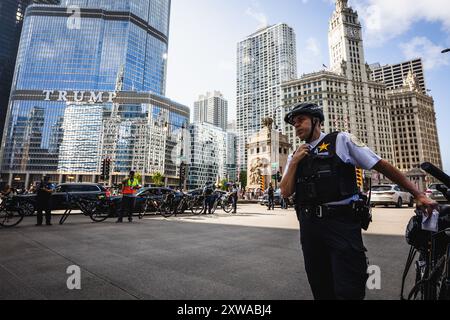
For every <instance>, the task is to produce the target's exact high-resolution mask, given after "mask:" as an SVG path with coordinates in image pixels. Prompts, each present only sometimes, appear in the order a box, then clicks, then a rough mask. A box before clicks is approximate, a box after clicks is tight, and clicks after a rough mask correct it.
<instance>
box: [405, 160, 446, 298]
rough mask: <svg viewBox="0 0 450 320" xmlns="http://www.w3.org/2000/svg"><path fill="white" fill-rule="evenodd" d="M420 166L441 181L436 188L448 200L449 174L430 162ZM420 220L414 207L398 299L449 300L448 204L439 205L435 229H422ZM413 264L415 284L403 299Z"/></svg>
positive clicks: (408, 231)
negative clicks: (409, 246)
mask: <svg viewBox="0 0 450 320" xmlns="http://www.w3.org/2000/svg"><path fill="white" fill-rule="evenodd" d="M422 169H423V170H425V171H426V172H428V173H429V174H431V175H432V176H434V177H435V178H437V179H438V180H440V181H441V182H443V183H444V184H443V185H440V186H439V187H438V190H439V191H441V192H442V193H443V195H444V196H445V197H446V199H447V200H448V201H450V191H449V190H450V177H449V176H448V175H446V174H445V173H444V172H442V171H441V170H439V169H438V168H436V167H435V166H433V165H432V164H430V163H424V164H423V165H422ZM422 220H423V212H421V211H419V210H416V216H415V217H413V218H412V219H411V221H410V223H409V225H408V228H407V232H406V239H407V242H408V244H410V245H411V249H410V252H409V255H408V259H407V262H406V267H405V271H404V273H403V278H402V289H401V299H402V300H405V299H408V300H450V206H448V205H447V206H440V208H439V218H438V229H437V232H431V231H426V230H423V229H422ZM417 257H418V258H417ZM416 258H417V259H416ZM413 263H415V269H416V275H415V283H414V286H413V288H412V289H411V290H410V292H409V293H408V295H407V297H406V298H405V296H404V292H405V285H406V279H407V276H408V273H409V270H410V269H411V266H412V265H413Z"/></svg>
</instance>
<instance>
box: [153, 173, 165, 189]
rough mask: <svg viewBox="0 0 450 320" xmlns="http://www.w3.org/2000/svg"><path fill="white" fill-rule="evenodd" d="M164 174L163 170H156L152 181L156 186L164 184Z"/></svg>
mask: <svg viewBox="0 0 450 320" xmlns="http://www.w3.org/2000/svg"><path fill="white" fill-rule="evenodd" d="M163 181H164V176H163V175H162V174H161V172H156V173H154V174H153V175H152V182H153V184H154V185H155V186H157V187H161V186H163V185H164V182H163Z"/></svg>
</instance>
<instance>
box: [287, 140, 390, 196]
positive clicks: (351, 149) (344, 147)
mask: <svg viewBox="0 0 450 320" xmlns="http://www.w3.org/2000/svg"><path fill="white" fill-rule="evenodd" d="M326 136H327V135H326V134H325V133H323V132H322V133H321V135H320V138H319V139H317V140H315V141H313V142H311V143H310V144H309V146H310V150H312V149H314V148H315V147H316V146H317V145H318V144H319V143H320V142H321V141H322V140H323V139H324V138H325V137H326ZM336 155H337V156H338V157H339V158H340V159H341V160H342V161H343V162H345V163H348V164H352V165H354V166H355V167H357V168H361V169H364V170H372V169H373V167H375V165H376V164H377V163H378V162H380V160H381V158H380V157H379V156H378V155H377V154H375V153H374V152H373V151H372V150H371V149H369V148H368V147H367V146H366V145H365V144H364V143H362V142H361V141H360V140H359V139H358V138H357V137H356V136H354V135H353V134H350V133H348V132H341V133H339V134H338V136H337V139H336ZM292 158H293V154H291V155H290V156H289V157H288V162H287V166H286V171H285V173H284V174H285V175H286V174H288V173H289V167H290V164H291V161H292ZM358 199H359V196H358V195H355V196H353V197H352V198H349V199H346V200H343V201H339V202H333V203H328V205H346V204H349V203H351V201H355V200H358Z"/></svg>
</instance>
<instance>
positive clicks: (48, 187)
mask: <svg viewBox="0 0 450 320" xmlns="http://www.w3.org/2000/svg"><path fill="white" fill-rule="evenodd" d="M52 193H53V185H52V184H51V183H50V177H48V176H45V177H43V179H42V180H41V182H40V183H39V184H38V186H37V188H36V211H37V214H36V215H37V224H36V226H37V227H40V226H42V222H43V211H45V224H46V225H47V226H51V225H52Z"/></svg>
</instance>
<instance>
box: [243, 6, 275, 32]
mask: <svg viewBox="0 0 450 320" xmlns="http://www.w3.org/2000/svg"><path fill="white" fill-rule="evenodd" d="M245 14H247V15H248V16H250V17H252V18H253V19H255V20H256V21H257V22H258V28H264V27H267V26H268V25H269V19H268V18H267V15H266V14H265V13H264V12H263V11H262V10H261V5H260V4H259V2H258V1H256V0H254V1H252V5H251V6H250V7H248V8H247V10H246V11H245Z"/></svg>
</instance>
